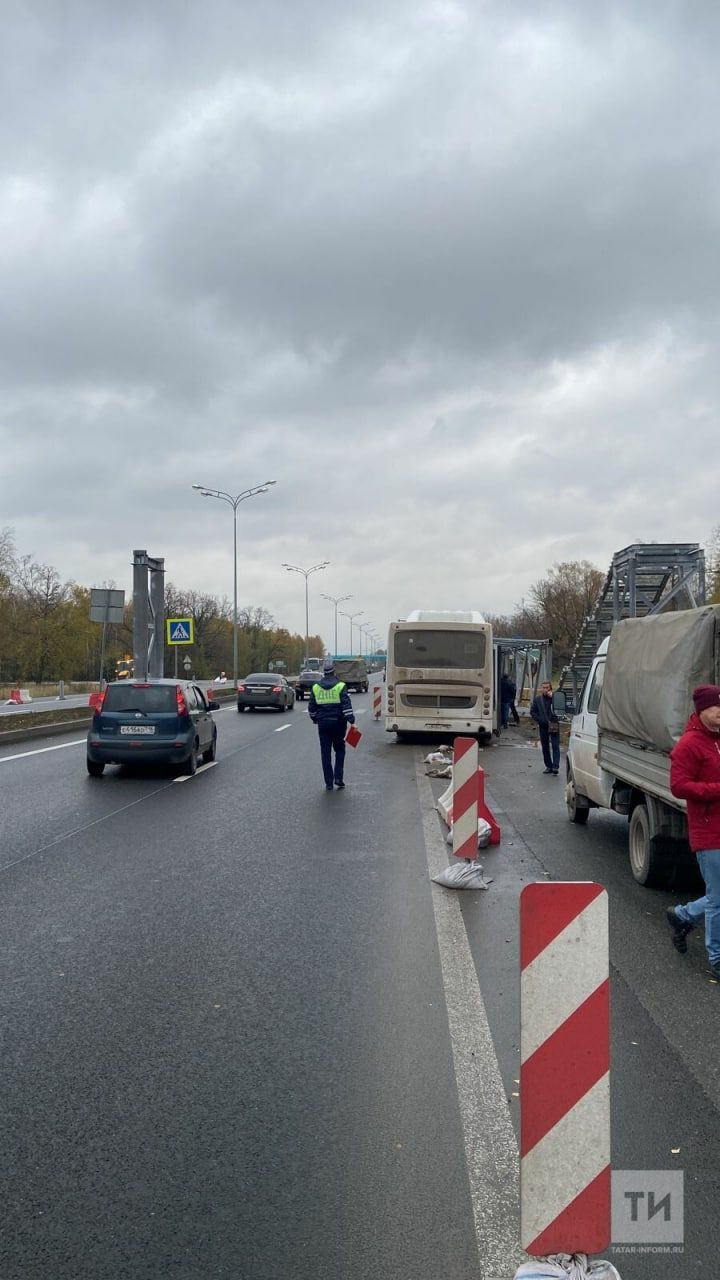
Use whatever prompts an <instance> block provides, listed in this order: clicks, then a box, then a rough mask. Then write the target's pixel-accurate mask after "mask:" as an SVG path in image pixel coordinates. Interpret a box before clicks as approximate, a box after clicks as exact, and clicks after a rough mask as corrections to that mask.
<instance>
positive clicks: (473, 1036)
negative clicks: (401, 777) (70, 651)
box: [415, 751, 527, 1276]
mask: <svg viewBox="0 0 720 1280" xmlns="http://www.w3.org/2000/svg"><path fill="white" fill-rule="evenodd" d="M415 777H416V780H417V786H418V792H419V794H420V805H421V809H422V812H423V831H424V835H425V853H426V857H427V865H428V870H429V872H430V876H431V877H432V876H434V875H437V874H438V872H439V871H442V870H443V869H444V868H445V867H446V866H447V863H448V847H447V845H446V844H445V842H444V840H443V838H442V835H441V833H440V828H439V825H438V818H437V813H436V812H435V800H434V797H433V793H432V788H431V786H430V783H429V781H428V779H427V778H426V777H425V774H424V773H423V770H422V764H421V754H420V752H419V751H418V753H417V754H416V757H415ZM431 892H432V901H433V910H434V913H435V930H436V933H437V940H438V947H439V951H440V967H441V972H442V980H443V987H444V989H445V1004H446V1006H447V1014H448V1024H449V1027H450V1043H451V1046H452V1054H453V1062H454V1065H455V1080H456V1083H457V1091H458V1103H459V1107H460V1119H461V1123H462V1128H463V1137H464V1140H465V1159H466V1161H467V1169H468V1178H469V1181H470V1197H471V1201H472V1208H473V1217H474V1219H475V1236H476V1241H477V1249H478V1256H479V1259H480V1271H481V1274H482V1275H483V1276H507V1275H508V1274H509V1273H510V1272H512V1271H514V1270H515V1267H516V1266H518V1265H519V1264H520V1263H521V1262H523V1261H525V1262H527V1254H525V1253H523V1251H522V1249H521V1247H520V1221H519V1204H520V1180H519V1160H518V1148H517V1142H516V1140H515V1131H514V1129H513V1127H512V1121H511V1119H510V1112H509V1111H508V1106H507V1100H506V1097H505V1090H504V1088H503V1082H502V1077H501V1075H500V1067H499V1064H498V1060H497V1055H496V1053H495V1046H494V1044H493V1039H492V1035H491V1032H490V1026H489V1023H488V1019H487V1013H486V1010H485V1005H484V1003H483V998H482V993H481V991H480V985H479V983H478V978H477V973H476V971H475V964H474V962H473V958H472V955H471V952H470V944H469V942H468V936H467V932H466V929H465V924H464V922H463V918H462V914H461V911H460V902H459V897H460V895H459V894H458V893H455V892H453V891H452V890H449V889H442V888H440V886H439V885H432V886H431Z"/></svg>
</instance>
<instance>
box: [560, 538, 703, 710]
mask: <svg viewBox="0 0 720 1280" xmlns="http://www.w3.org/2000/svg"><path fill="white" fill-rule="evenodd" d="M705 589H706V582H705V552H704V550H703V548H702V547H701V546H700V543H699V542H634V543H631V545H630V546H628V547H623V548H622V550H620V551H616V552H615V555H614V556H613V558H612V563H611V565H610V568H609V569H608V572H607V575H606V578H605V582H604V583H603V586H602V588H601V590H600V594H599V596H598V598H597V600H596V602H595V608H594V611H593V613H592V614H590V616H589V617H587V618H586V619H585V622H584V623H583V626H582V629H581V631H580V635H579V636H578V638H577V642H576V644H575V649H574V651H573V655H572V657H571V659H570V662H569V663H568V665H567V666H566V667H564V669H563V672H562V675H561V677H560V686H559V687H560V688H561V689H564V690H566V691H567V690H568V687H570V688H572V695H573V698H574V705H575V706H577V705H578V701H579V696H580V693H581V691H582V686H583V684H584V683H585V680H586V678H587V674H588V672H589V670H590V667H591V666H592V662H593V658H594V657H595V654H596V653H597V651H598V649H599V647H600V644H601V643H602V641H603V640H604V639H605V638H606V637H607V636H609V635H610V632H611V631H612V629H613V627H614V626H615V623H616V622H620V621H621V620H622V619H624V618H641V617H647V616H648V615H650V614H653V613H664V612H666V611H667V610H669V609H694V608H697V607H699V606H701V605H704V604H705Z"/></svg>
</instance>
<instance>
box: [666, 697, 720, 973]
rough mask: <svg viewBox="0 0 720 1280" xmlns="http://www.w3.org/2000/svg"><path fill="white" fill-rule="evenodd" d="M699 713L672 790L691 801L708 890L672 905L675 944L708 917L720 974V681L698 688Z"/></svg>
mask: <svg viewBox="0 0 720 1280" xmlns="http://www.w3.org/2000/svg"><path fill="white" fill-rule="evenodd" d="M693 702H694V703H695V715H693V716H691V717H690V719H689V720H688V723H687V726H686V728H685V732H684V734H683V736H682V738H681V739H680V741H679V742H678V744H677V746H676V747H674V748H673V750H672V752H671V755H670V790H671V791H672V793H673V795H674V796H678V798H679V799H680V800H685V801H686V802H687V822H688V834H689V837H690V848H691V849H692V850H693V852H694V853H696V854H697V860H698V863H699V864H700V870H701V872H702V877H703V880H704V881H705V896H704V897H703V898H698V899H697V900H696V901H695V902H687V903H686V904H685V906H682V907H668V910H667V918H668V923H669V925H670V928H671V929H672V931H673V945H674V946H675V947H676V948H677V950H678V951H679V952H681V954H684V952H686V951H687V942H686V938H687V935H688V934H689V932H690V930H691V929H694V928H695V926H696V925H698V924H700V922H701V921H702V919H703V917H704V919H705V945H706V947H707V951H708V958H709V960H710V969H711V971H712V973H713V975H714V976H715V977H716V978H718V979H720V685H716V684H701V685H699V686H698V688H697V689H695V690H694V692H693Z"/></svg>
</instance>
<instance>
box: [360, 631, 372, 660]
mask: <svg viewBox="0 0 720 1280" xmlns="http://www.w3.org/2000/svg"><path fill="white" fill-rule="evenodd" d="M359 626H360V635H361V636H363V637H364V638H365V657H367V655H368V654H369V652H370V640H371V636H372V622H361V623H360V624H359ZM360 652H361V654H362V646H361V648H360Z"/></svg>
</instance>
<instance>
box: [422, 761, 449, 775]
mask: <svg viewBox="0 0 720 1280" xmlns="http://www.w3.org/2000/svg"><path fill="white" fill-rule="evenodd" d="M425 776H426V777H428V778H452V765H449V764H429V765H428V766H427V768H426V769H425Z"/></svg>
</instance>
